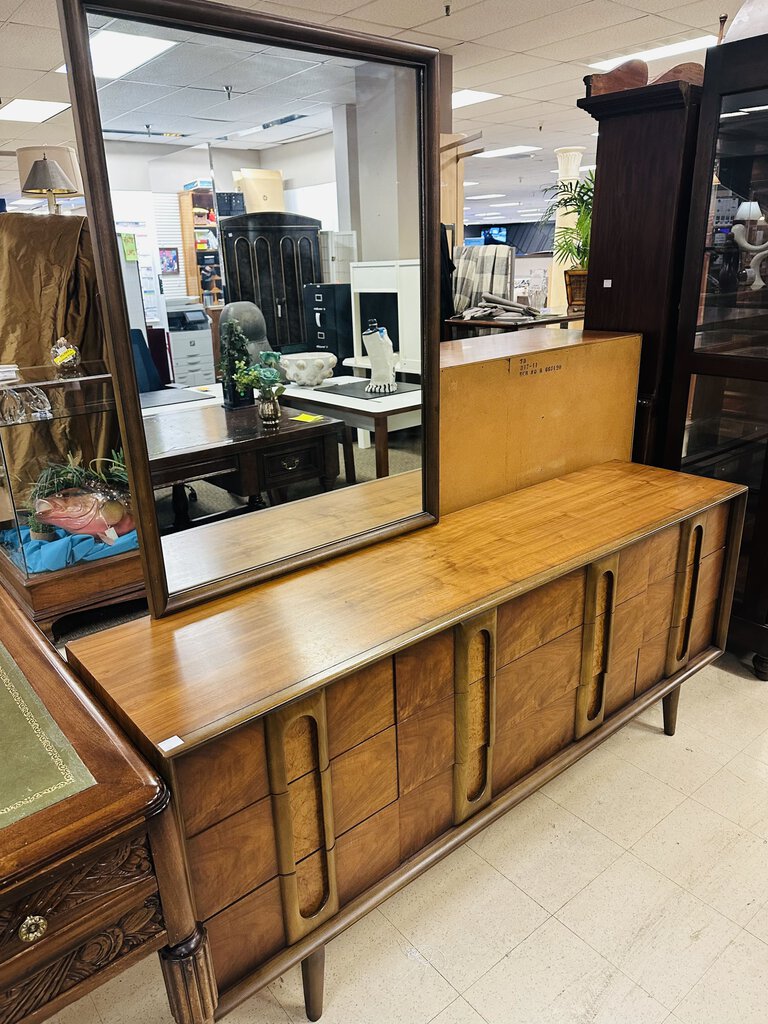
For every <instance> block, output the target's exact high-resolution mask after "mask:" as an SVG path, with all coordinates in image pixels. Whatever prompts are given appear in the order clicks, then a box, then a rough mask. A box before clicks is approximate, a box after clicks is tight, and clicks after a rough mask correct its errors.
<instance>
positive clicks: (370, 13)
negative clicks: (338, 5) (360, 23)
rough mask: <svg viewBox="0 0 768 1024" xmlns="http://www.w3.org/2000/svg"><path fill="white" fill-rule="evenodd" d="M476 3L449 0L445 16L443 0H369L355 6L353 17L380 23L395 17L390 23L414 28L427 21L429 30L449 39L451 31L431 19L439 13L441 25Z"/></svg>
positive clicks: (465, 0) (466, 0) (475, 1)
mask: <svg viewBox="0 0 768 1024" xmlns="http://www.w3.org/2000/svg"><path fill="white" fill-rule="evenodd" d="M477 3H478V0H451V10H452V13H451V16H450V17H448V18H447V17H446V16H445V13H444V8H445V4H444V0H417V2H416V3H414V0H369V2H368V3H364V4H363V5H362V6H360V7H356V8H355V17H356V18H359V19H361V20H368V19H370V20H371V21H378V22H380V23H381V22H386V23H389V22H390V21H391V20H392V19H395V20H394V21H393V22H392V23H393V24H395V25H400V26H401V27H402V28H415V27H416V26H417V25H422V24H424V22H429V23H430V30H432V29H434V31H435V32H436V33H437V34H438V35H441V36H443V37H444V38H449V39H450V38H455V36H453V34H452V33H451V32H443V31H442V29H441V28H438V27H434V26H435V22H434V21H433V20H432V19H435V18H437V16H438V15H441V17H440V18H438V24H439V25H442V24H443V22H448V21H451V19H452V18H455V17H457V16H458V14H459V12H460V11H463V10H465V9H466V8H468V7H474V6H476V5H477Z"/></svg>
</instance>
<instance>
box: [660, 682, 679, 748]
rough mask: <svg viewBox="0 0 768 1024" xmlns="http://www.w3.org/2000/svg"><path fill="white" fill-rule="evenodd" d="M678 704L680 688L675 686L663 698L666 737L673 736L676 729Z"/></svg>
mask: <svg viewBox="0 0 768 1024" xmlns="http://www.w3.org/2000/svg"><path fill="white" fill-rule="evenodd" d="M679 703H680V687H679V686H676V687H675V689H674V690H670V692H669V693H668V694H667V696H666V697H664V698H663V700H662V704H663V707H664V732H665V733H666V734H667V736H674V735H675V729H676V728H677V705H678V704H679Z"/></svg>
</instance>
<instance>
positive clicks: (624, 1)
mask: <svg viewBox="0 0 768 1024" xmlns="http://www.w3.org/2000/svg"><path fill="white" fill-rule="evenodd" d="M614 2H615V3H617V4H621V5H622V6H624V7H634V8H635V10H637V11H644V12H645V13H646V14H661V13H662V12H664V11H666V10H668V9H669V0H614Z"/></svg>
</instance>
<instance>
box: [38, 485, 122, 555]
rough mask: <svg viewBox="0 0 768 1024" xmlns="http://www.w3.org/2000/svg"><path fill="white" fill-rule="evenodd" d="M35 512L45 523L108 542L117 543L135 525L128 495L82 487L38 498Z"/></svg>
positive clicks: (66, 489)
mask: <svg viewBox="0 0 768 1024" xmlns="http://www.w3.org/2000/svg"><path fill="white" fill-rule="evenodd" d="M35 515H36V516H37V518H38V519H39V520H40V522H41V523H47V524H48V525H49V526H57V527H59V529H61V530H66V532H67V533H85V534H89V535H91V536H92V537H98V538H99V540H102V541H104V543H105V544H114V543H115V541H116V540H117V538H118V537H122V536H123V535H124V534H126V533H129V532H130V531H131V530H132V529H133V528H134V526H135V523H134V521H133V516H132V515H131V510H130V508H129V506H128V504H127V496H123V497H116V496H115V495H113V494H109V493H106V492H105V491H99V490H93V491H90V490H85V489H83V488H80V487H67V488H65V489H64V490H62V491H59V493H58V494H50V495H48V497H47V498H37V500H36V501H35Z"/></svg>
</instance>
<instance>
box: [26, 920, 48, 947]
mask: <svg viewBox="0 0 768 1024" xmlns="http://www.w3.org/2000/svg"><path fill="white" fill-rule="evenodd" d="M47 931H48V922H47V921H46V919H45V918H44V917H39V916H38V915H37V914H33V915H32V916H31V917H25V918H24V920H23V921H22V922H21V924H20V925H19V938H20V939H21V941H22V942H37V941H38V940H39V939H42V937H43V936H44V935H45V933H46V932H47Z"/></svg>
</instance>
